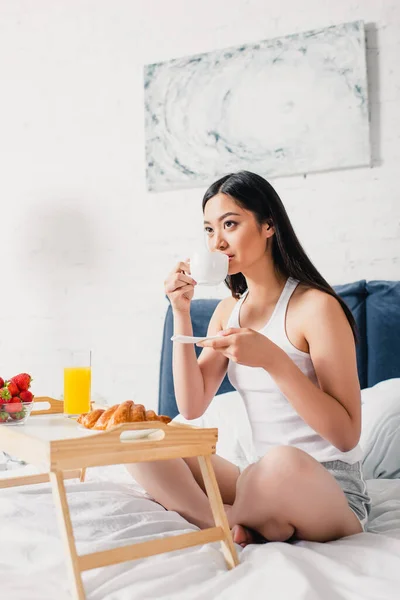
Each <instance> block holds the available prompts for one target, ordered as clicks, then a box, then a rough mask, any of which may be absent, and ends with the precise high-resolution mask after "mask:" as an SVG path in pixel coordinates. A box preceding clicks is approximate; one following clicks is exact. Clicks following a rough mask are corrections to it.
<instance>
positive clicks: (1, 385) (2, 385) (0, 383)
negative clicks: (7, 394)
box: [0, 377, 4, 388]
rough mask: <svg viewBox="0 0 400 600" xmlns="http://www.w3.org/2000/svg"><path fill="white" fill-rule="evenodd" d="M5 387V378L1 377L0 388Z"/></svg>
mask: <svg viewBox="0 0 400 600" xmlns="http://www.w3.org/2000/svg"><path fill="white" fill-rule="evenodd" d="M3 387H4V379H3V378H2V377H0V388H3Z"/></svg>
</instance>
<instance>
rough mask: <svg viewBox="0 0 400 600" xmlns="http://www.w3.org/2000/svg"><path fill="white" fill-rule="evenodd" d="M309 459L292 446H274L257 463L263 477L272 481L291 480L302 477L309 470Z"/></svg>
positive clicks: (305, 454)
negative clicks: (270, 478)
mask: <svg viewBox="0 0 400 600" xmlns="http://www.w3.org/2000/svg"><path fill="white" fill-rule="evenodd" d="M310 459H311V457H310V456H309V455H308V454H307V453H306V452H304V451H303V450H300V449H299V448H294V447H293V446H275V447H274V448H272V449H271V450H270V451H269V452H267V453H266V454H265V455H264V456H263V457H262V458H261V459H260V460H259V461H258V463H257V465H258V466H259V469H260V471H261V472H262V473H263V474H264V475H265V477H272V478H274V481H275V482H276V483H278V482H279V481H282V480H286V479H288V478H290V479H291V480H293V479H294V478H296V477H303V476H304V475H305V474H306V473H307V471H308V470H309V469H310V467H311V464H310Z"/></svg>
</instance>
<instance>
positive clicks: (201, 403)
mask: <svg viewBox="0 0 400 600" xmlns="http://www.w3.org/2000/svg"><path fill="white" fill-rule="evenodd" d="M231 303H232V299H231V298H225V299H224V300H222V301H221V302H220V303H219V304H218V305H217V307H216V309H215V311H214V313H213V316H212V317H211V320H210V323H209V326H208V331H207V335H216V334H217V333H218V332H219V331H221V329H222V328H223V319H224V314H225V313H226V307H227V305H231ZM178 334H181V335H193V328H192V322H191V319H190V314H189V313H187V312H186V313H179V312H178V313H176V314H174V335H178ZM227 367H228V359H227V358H226V357H225V356H223V355H220V354H218V353H216V352H214V351H213V350H212V349H210V348H204V349H203V351H202V352H201V355H200V356H199V358H198V359H197V357H196V352H195V349H194V346H193V345H192V344H180V343H177V342H175V343H174V346H173V361H172V369H173V377H174V387H175V397H176V402H177V405H178V408H179V412H180V413H181V415H182V416H183V417H185V419H188V420H191V419H197V418H198V417H200V416H201V415H203V414H204V412H205V411H206V410H207V407H208V406H209V404H210V402H211V400H212V399H213V397H214V396H215V394H216V392H217V391H218V388H219V386H220V385H221V382H222V380H223V378H224V376H225V373H226V370H227Z"/></svg>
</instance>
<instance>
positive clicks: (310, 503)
mask: <svg viewBox="0 0 400 600" xmlns="http://www.w3.org/2000/svg"><path fill="white" fill-rule="evenodd" d="M230 521H231V524H238V525H240V526H245V527H249V528H251V529H254V530H255V531H257V532H258V533H260V534H261V535H262V536H264V537H265V538H266V539H267V540H270V541H285V540H288V539H289V538H290V537H292V536H293V535H294V534H295V536H296V538H298V539H302V540H312V541H318V542H325V541H328V540H334V539H338V538H340V537H344V536H348V535H353V534H355V533H361V531H362V527H361V524H360V522H359V520H358V519H357V517H356V516H355V514H354V513H353V512H352V510H351V509H350V508H349V505H348V503H347V499H346V496H345V495H344V493H343V491H342V489H341V488H340V486H339V484H338V483H337V482H336V480H335V479H334V477H333V476H332V475H331V474H330V473H329V472H328V471H327V470H326V469H325V468H324V467H323V466H322V465H320V464H319V463H318V462H317V461H316V460H315V459H314V458H312V457H311V456H310V455H308V454H307V453H305V452H303V451H302V450H298V449H297V448H293V447H289V446H280V447H276V448H274V449H273V450H271V451H270V452H268V453H267V454H266V455H265V456H264V457H263V458H262V459H260V460H259V461H258V462H257V463H255V464H253V465H250V467H248V468H247V469H245V471H243V473H242V474H241V476H240V478H239V479H238V482H237V488H236V498H235V502H234V504H233V507H232V510H231V513H230ZM233 537H234V541H236V542H237V543H243V544H246V543H249V541H248V535H247V532H246V531H245V530H244V529H243V527H234V528H233ZM250 541H251V536H250Z"/></svg>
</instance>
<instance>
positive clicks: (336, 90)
mask: <svg viewBox="0 0 400 600" xmlns="http://www.w3.org/2000/svg"><path fill="white" fill-rule="evenodd" d="M144 85H145V116H146V161H147V185H148V189H149V190H152V191H160V190H171V189H179V188H189V187H197V186H204V185H208V184H210V183H211V182H212V181H214V180H215V179H217V178H218V177H222V176H223V175H225V174H227V173H230V172H233V171H238V170H249V171H255V172H257V173H259V174H260V175H263V176H265V177H267V178H272V177H282V176H288V175H296V174H305V173H310V172H316V171H326V170H331V169H343V168H349V167H359V166H366V165H370V141H369V118H368V94H367V68H366V49H365V31H364V24H363V22H362V21H355V22H352V23H344V24H342V25H337V26H333V27H328V28H325V29H320V30H316V31H309V32H305V33H300V34H296V35H290V36H287V37H282V38H278V39H274V40H267V41H262V42H258V43H254V44H246V45H243V46H238V47H235V48H229V49H224V50H216V51H213V52H208V53H205V54H198V55H195V56H190V57H185V58H177V59H174V60H170V61H168V62H162V63H156V64H151V65H146V66H145V68H144Z"/></svg>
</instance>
